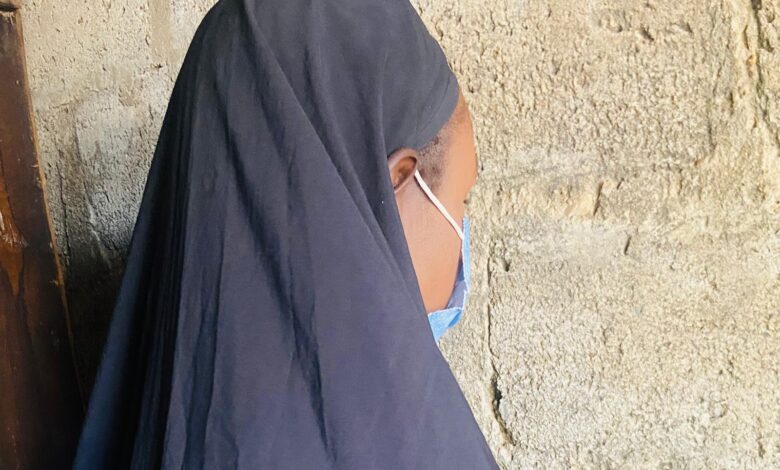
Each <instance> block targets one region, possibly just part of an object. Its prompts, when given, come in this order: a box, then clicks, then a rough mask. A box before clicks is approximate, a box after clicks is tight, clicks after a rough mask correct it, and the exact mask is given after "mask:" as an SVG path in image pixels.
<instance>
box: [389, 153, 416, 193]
mask: <svg viewBox="0 0 780 470" xmlns="http://www.w3.org/2000/svg"><path fill="white" fill-rule="evenodd" d="M418 158H419V153H418V152H417V150H415V149H413V148H411V147H401V148H399V149H396V150H394V151H393V152H392V153H391V154H390V156H388V158H387V167H388V169H389V170H390V181H391V182H392V184H393V191H394V192H395V193H396V194H397V193H398V191H400V190H401V189H403V188H404V186H406V184H407V183H409V182H410V181H412V180H413V179H414V172H415V170H416V169H417V161H418Z"/></svg>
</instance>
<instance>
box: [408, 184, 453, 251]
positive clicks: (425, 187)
mask: <svg viewBox="0 0 780 470" xmlns="http://www.w3.org/2000/svg"><path fill="white" fill-rule="evenodd" d="M414 179H416V180H417V182H418V183H420V186H421V187H422V190H423V192H424V193H425V194H426V195H427V196H428V198H429V199H430V200H431V202H433V205H434V206H436V208H437V209H439V212H441V213H442V214H443V215H444V217H445V218H446V219H447V221H448V222H449V223H450V225H452V228H454V229H455V231H456V232H458V236H459V237H460V239H461V241H462V240H463V238H464V237H463V230H462V229H461V228H460V225H458V223H457V222H455V219H453V218H452V216H451V215H450V213H449V212H448V211H447V209H446V208H445V207H444V204H442V203H441V201H439V198H437V197H436V195H435V194H433V191H431V188H429V187H428V185H427V184H426V183H425V181H423V179H422V176H420V171H419V170H414Z"/></svg>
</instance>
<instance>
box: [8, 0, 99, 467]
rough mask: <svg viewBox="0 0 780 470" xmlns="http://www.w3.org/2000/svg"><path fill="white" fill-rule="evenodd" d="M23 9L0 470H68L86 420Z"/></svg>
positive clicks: (13, 12)
mask: <svg viewBox="0 0 780 470" xmlns="http://www.w3.org/2000/svg"><path fill="white" fill-rule="evenodd" d="M44 183H45V180H44V174H43V172H42V171H41V169H40V166H39V160H38V149H37V142H36V139H35V125H34V121H33V115H32V106H31V100H30V92H29V86H28V83H27V73H26V64H25V57H24V47H23V42H22V28H21V14H20V11H19V2H18V0H0V468H2V469H6V468H8V469H11V468H19V469H53V468H68V467H70V465H71V462H72V460H73V456H74V452H75V446H76V444H77V442H78V437H79V432H80V427H81V422H82V419H83V414H84V410H83V401H82V399H81V396H80V389H79V385H78V378H77V375H76V370H75V364H74V360H73V351H72V347H71V344H72V341H71V339H70V330H69V328H68V321H67V307H66V305H67V304H66V303H65V295H64V289H63V280H62V272H61V268H60V265H59V260H58V258H57V251H56V245H55V242H54V240H53V238H52V233H51V228H50V227H51V224H50V220H49V213H48V210H47V207H46V200H45V198H44Z"/></svg>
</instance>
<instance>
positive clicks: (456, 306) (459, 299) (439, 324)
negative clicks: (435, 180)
mask: <svg viewBox="0 0 780 470" xmlns="http://www.w3.org/2000/svg"><path fill="white" fill-rule="evenodd" d="M414 177H415V179H416V180H417V182H418V183H419V184H420V187H422V189H423V192H425V194H426V195H427V196H428V198H429V199H430V200H431V202H433V204H434V205H435V206H436V208H438V209H439V212H441V213H442V215H444V217H445V218H446V219H447V221H448V222H449V223H450V225H452V227H453V228H454V229H455V231H456V232H457V233H458V236H459V237H460V239H461V247H460V262H459V263H458V275H457V277H456V279H455V287H454V288H453V290H452V295H451V296H450V300H449V301H448V302H447V306H446V307H445V308H443V309H441V310H436V311H435V312H431V313H429V314H428V323H429V324H430V325H431V331H432V332H433V339H434V340H435V341H436V342H438V341H439V338H441V336H442V335H443V334H444V332H445V331H447V330H448V329H449V328H452V327H453V326H455V324H456V323H458V320H460V317H461V314H462V313H463V307H464V306H465V305H466V296H467V294H468V291H469V280H470V272H469V271H470V268H469V254H470V249H469V248H470V247H469V241H470V239H469V219H468V217H464V218H463V230H461V228H460V226H459V225H458V223H457V222H455V219H453V218H452V216H451V215H450V213H449V212H448V211H447V209H446V208H445V207H444V205H443V204H442V203H441V202H440V201H439V199H438V198H437V197H436V195H434V194H433V191H431V189H430V188H429V187H428V185H427V184H426V183H425V181H423V179H422V177H421V176H420V172H419V171H415V173H414Z"/></svg>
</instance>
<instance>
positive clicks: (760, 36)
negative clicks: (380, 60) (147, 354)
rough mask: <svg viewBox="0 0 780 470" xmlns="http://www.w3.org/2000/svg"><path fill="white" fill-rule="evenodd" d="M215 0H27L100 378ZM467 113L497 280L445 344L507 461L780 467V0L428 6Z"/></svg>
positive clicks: (59, 223)
mask: <svg viewBox="0 0 780 470" xmlns="http://www.w3.org/2000/svg"><path fill="white" fill-rule="evenodd" d="M212 2H213V0H124V1H121V2H120V1H112V0H102V1H96V0H71V1H69V2H67V6H66V5H64V4H62V3H61V2H53V1H43V0H27V1H26V3H25V4H24V10H23V11H24V19H25V23H24V26H25V33H26V40H27V53H28V59H29V68H30V76H31V77H30V78H31V83H32V88H33V98H34V101H35V107H36V115H37V119H38V135H39V138H40V141H41V146H42V150H43V161H44V163H45V173H46V176H47V178H48V181H47V191H48V195H49V204H50V208H51V211H52V215H53V218H54V222H55V224H56V227H55V229H56V235H57V239H58V243H59V248H60V251H61V253H62V255H63V257H64V261H65V262H66V265H67V269H68V271H67V276H68V289H69V296H70V303H71V305H70V307H71V310H72V315H73V319H74V322H75V329H76V334H77V340H78V341H77V345H76V346H77V348H78V353H79V357H80V360H81V364H80V366H81V367H82V370H83V374H84V380H85V381H86V382H87V383H90V381H91V375H92V374H93V373H94V367H95V361H96V359H97V354H98V353H99V349H100V347H101V346H102V341H103V338H102V336H103V332H104V329H105V326H106V324H107V323H106V322H107V314H108V313H109V311H110V307H111V304H112V302H113V299H114V295H115V292H116V288H117V282H118V280H119V276H120V275H121V270H122V260H123V256H124V250H125V249H126V245H127V243H128V241H129V236H130V233H131V230H132V224H133V222H134V218H135V214H136V211H137V205H138V203H139V201H140V194H141V190H142V188H143V184H144V177H145V174H146V170H147V168H148V163H149V159H150V158H151V154H152V150H153V146H154V143H155V140H156V137H157V132H158V131H159V126H160V124H161V120H162V114H163V112H164V110H165V105H166V104H167V99H168V95H169V93H170V90H171V88H172V85H173V79H174V77H175V75H176V73H177V72H178V67H179V65H180V62H181V60H182V58H183V55H184V52H185V50H186V47H187V45H188V43H189V40H190V38H191V35H192V33H193V32H194V30H195V27H196V25H197V24H198V21H199V20H200V18H201V17H202V15H203V14H204V13H205V12H206V10H207V9H208V8H209V7H210V6H211V4H212ZM415 5H416V6H417V7H418V8H419V9H420V11H421V13H422V15H423V18H424V20H425V21H426V23H427V24H428V25H429V27H430V29H431V31H432V32H433V33H434V35H436V36H437V37H438V38H439V39H440V41H441V43H442V45H443V47H444V49H445V51H446V52H447V54H448V57H450V60H451V63H452V65H453V68H454V69H455V70H456V72H457V74H458V76H459V77H460V80H461V83H462V84H463V86H464V89H465V90H466V92H467V93H466V97H467V99H468V101H469V103H470V105H471V109H472V114H473V115H474V122H475V128H476V132H477V141H478V143H477V145H478V150H479V153H480V156H481V162H482V172H481V177H480V182H479V184H478V187H477V189H476V190H475V194H474V197H473V201H474V202H473V203H472V207H471V216H472V218H473V221H474V225H473V234H474V237H475V244H476V246H475V247H474V257H475V261H474V262H475V266H474V268H475V270H474V273H475V277H476V285H475V286H474V292H475V294H474V295H473V296H472V298H471V302H470V304H469V307H470V308H469V309H468V311H467V312H466V315H465V317H464V320H463V321H462V322H461V323H460V324H459V326H458V327H457V328H456V329H455V330H453V331H452V332H450V333H448V335H447V336H446V337H445V339H444V340H443V342H442V349H443V350H444V352H445V355H446V356H447V358H448V359H449V360H450V362H451V365H452V367H453V370H454V372H455V373H456V375H457V377H458V379H459V381H460V383H461V385H462V387H463V390H464V392H465V394H466V396H467V398H468V399H469V401H470V403H471V404H472V406H473V408H474V411H475V414H476V416H477V418H478V420H479V422H480V424H481V426H482V428H483V430H484V432H485V434H486V435H487V436H488V438H489V440H490V443H491V446H492V447H493V449H494V452H495V454H496V456H497V458H498V459H499V461H500V462H501V464H502V466H503V467H504V468H535V467H538V468H674V469H676V468H780V155H779V154H778V152H779V151H780V99H778V98H779V95H780V37H779V35H780V18H778V16H780V1H778V0H752V1H750V0H722V1H718V2H715V1H708V2H705V1H700V0H641V1H639V0H624V1H620V2H617V1H615V2H606V1H595V0H565V1H564V0H560V1H558V0H549V1H531V0H514V1H504V0H460V1H455V2H440V1H433V0H418V1H416V3H415Z"/></svg>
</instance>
